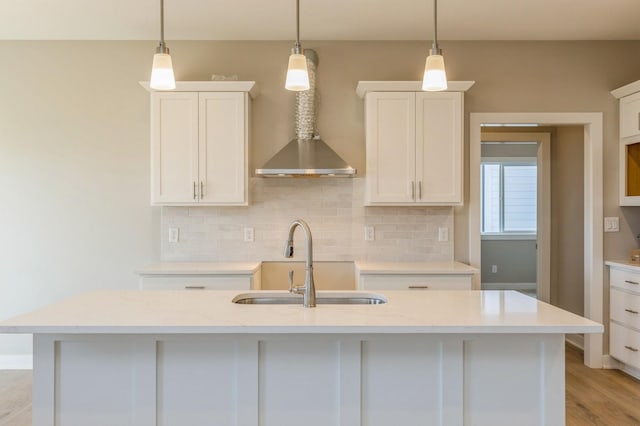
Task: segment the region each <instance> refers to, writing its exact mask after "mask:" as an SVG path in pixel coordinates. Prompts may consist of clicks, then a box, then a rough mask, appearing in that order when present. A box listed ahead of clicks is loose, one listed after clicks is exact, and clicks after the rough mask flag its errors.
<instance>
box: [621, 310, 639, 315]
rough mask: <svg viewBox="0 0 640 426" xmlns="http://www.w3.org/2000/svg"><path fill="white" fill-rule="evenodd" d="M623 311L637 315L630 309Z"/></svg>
mask: <svg viewBox="0 0 640 426" xmlns="http://www.w3.org/2000/svg"><path fill="white" fill-rule="evenodd" d="M624 311H625V312H629V313H630V314H637V313H638V311H634V310H632V309H625V310H624Z"/></svg>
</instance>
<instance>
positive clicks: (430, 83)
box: [422, 55, 447, 92]
mask: <svg viewBox="0 0 640 426" xmlns="http://www.w3.org/2000/svg"><path fill="white" fill-rule="evenodd" d="M422 90H426V91H429V92H437V91H441V90H447V73H446V72H445V69H444V58H443V57H442V55H429V56H427V61H426V63H425V66H424V77H423V79H422Z"/></svg>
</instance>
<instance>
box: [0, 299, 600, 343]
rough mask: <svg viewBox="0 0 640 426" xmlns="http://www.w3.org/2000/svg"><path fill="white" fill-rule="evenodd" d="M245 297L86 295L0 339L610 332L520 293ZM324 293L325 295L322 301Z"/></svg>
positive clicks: (18, 321) (15, 323) (18, 320)
mask: <svg viewBox="0 0 640 426" xmlns="http://www.w3.org/2000/svg"><path fill="white" fill-rule="evenodd" d="M239 293H240V292H238V291H222V290H220V291H202V292H198V291H97V292H91V293H85V294H81V295H78V296H75V297H73V298H70V299H67V300H64V301H61V302H58V303H54V304H51V305H48V306H45V307H44V308H42V309H39V310H36V311H34V312H30V313H27V314H24V315H21V316H18V317H15V318H12V319H8V320H6V321H3V322H0V333H36V334H41V333H45V334H58V333H60V334H163V333H169V334H194V333H201V334H255V333H258V334H274V333H275V334H282V333H336V334H345V333H346V334H349V333H352V334H362V333H377V334H379V333H383V334H387V333H423V334H433V333H446V334H459V333H463V334H465V333H466V334H474V333H500V334H502V333H553V334H558V333H602V332H603V326H602V325H600V324H598V323H595V322H593V321H590V320H588V319H585V318H582V317H580V316H577V315H574V314H572V313H570V312H567V311H564V310H562V309H559V308H556V307H554V306H551V305H548V304H546V303H543V302H539V301H537V300H536V299H533V298H531V297H528V296H525V295H523V294H521V293H518V292H515V291H435V290H434V291H428V292H409V291H381V292H377V293H378V294H382V295H384V296H385V297H386V298H387V300H388V302H387V303H386V304H381V305H318V307H316V308H303V307H302V305H301V304H300V305H297V304H296V305H277V306H276V305H241V304H234V303H232V302H231V300H232V299H233V297H234V296H236V295H238V294H239ZM245 293H251V292H245ZM259 293H265V292H259ZM270 293H275V294H278V293H279V294H283V293H285V294H288V293H287V292H282V291H280V292H278V291H275V292H270ZM323 293H324V292H318V294H319V296H320V295H322V294H323ZM332 293H336V292H332ZM349 293H357V292H349Z"/></svg>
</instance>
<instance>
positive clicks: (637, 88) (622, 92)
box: [611, 80, 640, 99]
mask: <svg viewBox="0 0 640 426" xmlns="http://www.w3.org/2000/svg"><path fill="white" fill-rule="evenodd" d="M636 92H640V80H636V81H634V82H633V83H629V84H627V85H625V86H622V87H618V88H617V89H614V90H612V91H611V94H612V95H613V96H615V97H616V98H617V99H620V98H624V97H625V96H629V95H632V94H634V93H636Z"/></svg>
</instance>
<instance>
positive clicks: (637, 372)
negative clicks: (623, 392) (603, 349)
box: [602, 355, 640, 380]
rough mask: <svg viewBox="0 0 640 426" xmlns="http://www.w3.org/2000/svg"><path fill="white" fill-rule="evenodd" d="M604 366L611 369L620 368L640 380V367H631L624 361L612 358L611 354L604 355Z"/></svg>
mask: <svg viewBox="0 0 640 426" xmlns="http://www.w3.org/2000/svg"><path fill="white" fill-rule="evenodd" d="M602 361H603V368H606V369H610V370H620V371H623V372H624V373H626V374H628V375H630V376H631V377H633V378H635V379H638V380H640V369H638V368H635V367H631V366H629V365H627V364H625V363H623V362H620V361H618V360H617V359H615V358H612V357H611V355H605V356H603V357H602Z"/></svg>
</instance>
